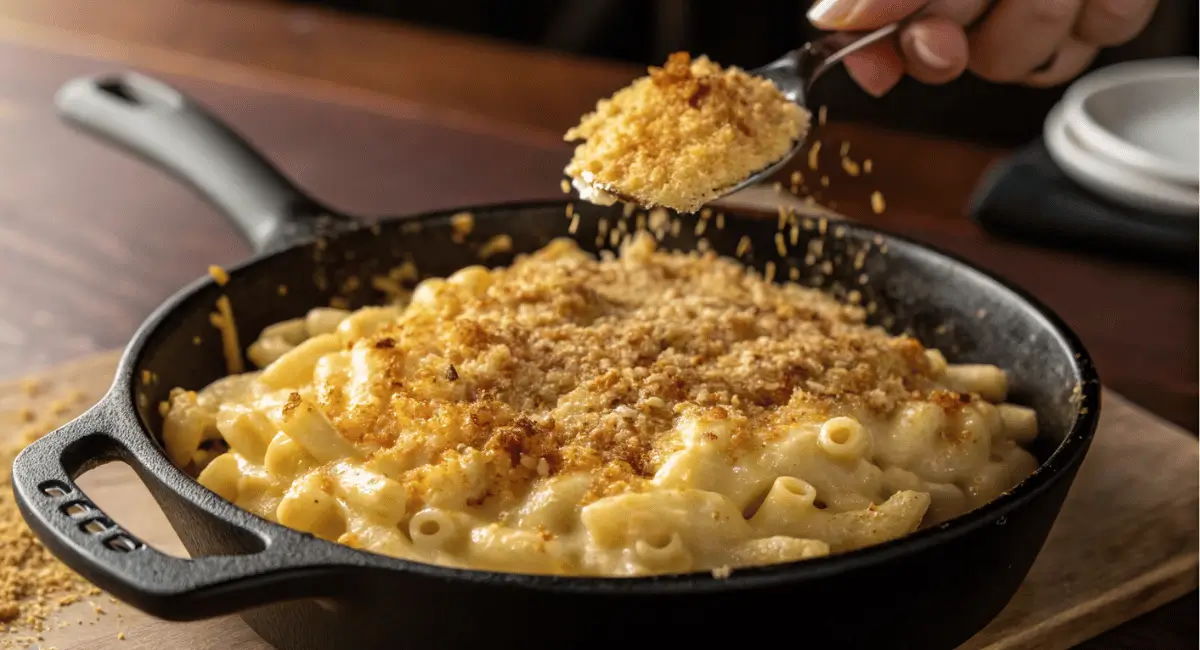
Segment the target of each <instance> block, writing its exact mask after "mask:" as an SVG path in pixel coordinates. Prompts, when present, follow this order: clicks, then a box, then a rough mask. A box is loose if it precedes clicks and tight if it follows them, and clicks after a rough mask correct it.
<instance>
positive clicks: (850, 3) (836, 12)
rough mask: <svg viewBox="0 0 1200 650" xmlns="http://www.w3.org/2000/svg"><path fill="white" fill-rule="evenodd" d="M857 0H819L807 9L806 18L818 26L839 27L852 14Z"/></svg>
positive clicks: (856, 5)
mask: <svg viewBox="0 0 1200 650" xmlns="http://www.w3.org/2000/svg"><path fill="white" fill-rule="evenodd" d="M858 3H859V0H821V1H820V2H818V3H817V4H815V5H813V7H812V9H809V10H808V19H809V20H810V21H812V23H813V24H814V25H817V26H819V27H839V26H840V25H841V24H842V23H844V22H845V21H846V19H848V18H850V17H851V16H853V15H854V10H855V9H857V8H858Z"/></svg>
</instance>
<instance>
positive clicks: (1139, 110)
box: [1062, 58, 1200, 187]
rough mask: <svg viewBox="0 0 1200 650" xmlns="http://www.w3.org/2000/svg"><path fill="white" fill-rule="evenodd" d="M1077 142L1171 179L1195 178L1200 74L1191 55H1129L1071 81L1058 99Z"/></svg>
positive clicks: (1199, 164) (1199, 161) (1190, 182)
mask: <svg viewBox="0 0 1200 650" xmlns="http://www.w3.org/2000/svg"><path fill="white" fill-rule="evenodd" d="M1062 116H1063V118H1062V119H1063V120H1064V121H1065V122H1066V126H1067V129H1068V130H1069V131H1070V132H1071V133H1072V135H1073V136H1074V139H1075V141H1076V144H1078V145H1080V146H1081V147H1083V148H1084V149H1086V150H1088V151H1090V152H1091V153H1093V154H1094V155H1096V156H1099V157H1102V158H1108V159H1109V161H1110V162H1115V163H1118V164H1120V165H1123V166H1128V167H1134V168H1137V169H1138V170H1140V171H1141V172H1142V173H1143V174H1146V175H1150V176H1157V177H1159V178H1161V179H1163V180H1165V181H1168V182H1170V183H1176V184H1180V185H1186V186H1191V187H1196V185H1197V180H1198V178H1200V144H1198V143H1200V74H1198V72H1197V60H1196V59H1193V58H1178V59H1154V60H1148V61H1133V62H1129V63H1122V64H1119V65H1114V66H1110V67H1107V68H1102V69H1100V70H1098V71H1096V72H1094V73H1092V74H1089V75H1087V76H1085V77H1083V78H1081V79H1079V80H1078V81H1076V82H1075V83H1074V84H1072V86H1071V87H1070V88H1069V89H1068V90H1067V93H1066V95H1065V96H1064V97H1063V101H1062Z"/></svg>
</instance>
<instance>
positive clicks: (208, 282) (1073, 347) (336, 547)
mask: <svg viewBox="0 0 1200 650" xmlns="http://www.w3.org/2000/svg"><path fill="white" fill-rule="evenodd" d="M567 203H573V201H570V200H569V199H546V200H534V201H529V200H520V201H506V202H499V203H488V204H481V205H472V206H460V207H454V208H446V209H437V210H429V211H423V212H420V213H417V214H412V215H393V216H388V217H382V218H371V219H356V220H355V221H353V222H350V224H349V227H348V228H346V229H345V230H343V231H340V232H337V233H333V234H330V235H328V236H330V237H340V236H345V235H349V234H352V233H356V232H357V231H360V230H366V229H368V228H370V227H371V226H373V225H376V224H384V223H386V224H391V223H395V222H407V221H420V222H430V221H438V220H444V219H448V218H449V217H450V216H451V215H453V214H455V213H458V212H463V211H467V212H471V213H472V214H474V215H475V218H476V219H481V218H482V219H488V218H494V217H491V216H489V214H488V213H494V212H503V211H517V210H548V209H550V208H557V210H556V212H559V213H561V211H562V208H563V207H564V206H565V205H566V204H567ZM755 212H756V211H755V210H754V209H746V208H732V209H729V210H726V213H727V214H734V215H737V214H743V215H745V214H754V213H755ZM762 214H768V213H767V212H765V211H763V212H762ZM734 223H736V221H734V222H733V223H730V224H729V225H730V226H733V225H734ZM839 225H844V226H845V227H846V228H847V229H849V230H851V231H858V232H860V233H866V234H868V235H881V236H883V237H884V238H885V239H888V240H891V241H893V242H896V243H898V244H901V245H903V246H908V247H910V248H914V249H916V250H917V251H918V252H924V253H928V254H932V255H934V256H935V257H941V258H942V259H943V260H945V261H948V262H950V263H951V264H952V265H957V266H958V267H959V268H960V269H962V270H966V271H968V272H971V273H975V274H978V275H979V276H981V277H982V278H983V279H984V280H988V281H991V282H992V283H994V284H995V285H997V288H998V289H1001V290H1005V291H1008V292H1010V293H1011V294H1012V295H1014V296H1015V297H1016V298H1018V299H1019V300H1020V301H1022V302H1024V303H1025V304H1026V305H1027V306H1028V307H1030V308H1031V309H1032V312H1033V313H1034V314H1036V315H1037V316H1038V317H1039V318H1040V319H1041V321H1042V322H1041V323H1040V325H1041V326H1042V327H1043V329H1044V330H1045V331H1046V332H1048V333H1050V334H1053V335H1054V336H1055V338H1056V340H1057V341H1059V342H1060V343H1062V344H1065V346H1066V348H1067V350H1068V352H1069V353H1070V354H1071V355H1072V360H1071V362H1072V367H1073V368H1074V370H1075V371H1076V373H1077V374H1078V376H1079V378H1080V379H1079V384H1078V385H1079V388H1080V399H1078V400H1077V401H1076V402H1077V403H1076V406H1075V409H1076V413H1075V419H1074V421H1073V423H1072V424H1071V427H1070V429H1069V430H1068V431H1067V432H1066V434H1065V435H1064V437H1063V440H1062V442H1061V443H1059V444H1058V445H1057V446H1056V447H1055V449H1054V451H1053V452H1052V453H1051V454H1050V456H1049V457H1047V458H1046V460H1045V461H1044V462H1041V463H1039V465H1038V468H1037V469H1036V470H1035V471H1034V473H1033V474H1031V475H1030V476H1029V477H1027V478H1026V479H1025V480H1023V481H1021V482H1020V483H1019V484H1017V485H1016V486H1015V487H1014V488H1012V489H1011V490H1009V491H1007V492H1005V493H1003V494H1001V495H1000V496H999V497H997V498H996V499H993V500H992V501H990V502H988V503H986V504H985V505H983V506H981V507H979V508H976V509H975V510H972V511H970V512H967V513H965V514H963V515H960V516H958V517H954V518H953V519H950V520H948V521H946V522H943V523H941V524H938V525H937V526H933V527H930V528H926V529H922V530H918V531H915V532H913V533H910V534H908V535H905V536H902V537H899V538H896V539H893V540H889V541H887V542H883V543H881V544H875V545H872V546H867V547H864V548H860V549H857V550H853V551H847V552H844V553H837V554H831V555H828V556H823V557H818V558H811V559H805V560H798V561H795V562H788V563H781V564H773V565H764V566H754V567H743V568H737V569H734V570H733V572H732V573H731V574H730V575H729V576H728V577H726V578H716V577H714V576H713V575H712V572H711V571H710V570H703V571H693V572H689V573H682V574H666V575H651V576H639V577H612V576H562V575H552V574H529V573H509V572H501V571H488V570H480V569H461V568H455V567H447V566H442V565H437V564H428V563H423V562H417V561H413V560H406V559H403V558H398V557H393V556H389V555H384V554H380V553H374V552H372V551H367V550H360V549H354V548H351V547H348V546H345V545H343V544H338V543H336V542H331V541H328V540H324V539H321V538H319V537H315V536H312V535H309V534H307V533H302V532H300V531H296V530H294V529H291V528H288V527H286V526H284V525H282V524H279V523H276V522H273V521H271V520H269V519H265V518H263V517H259V516H258V515H255V514H254V513H251V512H250V511H248V510H244V509H242V508H240V507H238V506H237V505H235V504H233V503H231V502H229V501H226V500H224V499H223V498H221V497H220V496H219V495H217V494H216V493H214V492H212V491H211V490H209V489H208V488H205V487H204V486H203V485H201V484H200V483H199V482H198V481H197V480H196V479H195V478H194V477H192V476H190V475H189V474H187V472H185V471H183V470H182V469H180V468H179V467H177V466H175V465H174V464H173V463H171V462H170V460H169V459H168V458H167V457H166V454H165V452H164V451H163V449H162V446H161V443H159V442H158V438H157V436H156V435H155V434H154V433H153V432H152V431H151V430H150V428H149V427H148V426H146V424H145V422H144V421H143V420H142V417H141V416H140V415H139V412H138V406H137V401H136V391H135V390H134V388H135V387H134V384H135V381H136V377H137V368H138V366H139V365H140V361H141V360H142V357H143V356H144V353H145V350H146V346H147V343H148V342H149V339H150V338H151V337H152V336H153V334H154V333H155V332H156V331H157V330H158V328H159V327H161V326H162V325H163V324H164V322H165V321H167V320H169V318H170V316H171V315H172V314H174V313H175V311H176V310H177V309H178V308H179V307H181V306H182V305H183V304H184V303H186V302H187V301H188V300H190V299H191V298H192V297H193V296H195V295H196V294H198V293H200V292H201V291H204V290H206V289H208V288H210V287H211V286H213V285H214V284H216V282H215V280H214V279H213V278H211V277H209V276H207V275H205V276H202V277H200V278H198V279H196V280H193V281H192V282H190V283H188V284H186V285H185V286H183V287H182V288H180V289H179V290H178V291H176V292H175V293H174V294H172V295H171V296H170V297H169V298H167V299H166V300H165V301H163V302H162V303H161V304H160V305H159V306H158V307H157V308H155V309H154V311H152V312H151V314H150V315H149V316H147V317H146V319H145V320H144V321H142V323H141V325H139V327H138V329H137V330H136V331H135V332H134V334H133V336H132V337H131V338H130V341H129V343H128V344H127V345H126V347H125V349H124V350H123V351H122V353H121V358H120V361H119V363H118V365H117V369H116V373H115V375H114V380H113V383H112V384H111V386H110V388H109V390H108V391H107V392H106V394H105V395H104V396H103V397H102V398H101V400H100V401H99V402H98V404H97V408H99V407H104V408H105V409H106V410H108V411H109V412H110V413H112V412H114V411H116V412H117V413H116V414H117V415H118V417H116V418H114V426H125V425H126V423H127V422H128V423H136V424H137V427H138V429H139V432H140V434H142V435H144V436H146V437H147V438H149V440H150V441H151V442H152V443H153V445H152V446H153V448H154V450H155V453H157V454H158V456H159V458H157V459H156V460H157V461H160V462H159V463H156V464H158V465H161V466H163V467H164V468H166V473H167V474H166V475H163V473H162V472H160V471H159V470H158V468H156V467H147V466H145V464H144V463H143V462H142V461H141V459H140V458H136V457H135V458H134V459H133V460H134V461H135V462H138V464H140V465H142V466H143V468H144V469H146V470H147V471H150V472H151V473H152V474H154V475H155V477H156V478H157V479H158V480H159V481H160V482H161V483H162V485H163V486H164V487H166V488H167V489H169V490H171V491H172V492H174V493H175V494H176V495H177V496H179V497H180V498H182V499H184V500H185V501H187V502H188V504H189V506H190V507H192V508H197V509H200V510H201V511H203V512H205V513H206V514H207V515H210V516H213V517H216V518H219V519H221V520H223V521H224V522H225V523H227V524H229V525H233V526H236V527H239V528H241V527H243V526H241V525H240V524H238V523H237V522H233V521H230V520H229V519H228V518H227V517H225V516H223V515H222V514H221V513H219V512H217V511H216V509H215V508H209V507H205V506H204V505H203V504H202V503H201V502H200V499H209V500H213V501H212V503H213V504H214V505H217V506H219V507H221V508H224V509H226V510H228V509H230V508H232V509H234V510H236V511H237V512H238V513H239V515H241V516H242V517H243V518H245V517H248V518H250V519H251V520H254V521H255V522H256V523H257V524H258V529H257V530H255V529H251V531H250V532H252V533H253V534H255V535H256V536H259V537H265V539H264V542H265V543H267V544H274V543H277V540H278V539H279V538H281V537H290V538H292V541H293V542H294V543H296V544H298V545H299V546H300V547H304V546H305V545H308V544H315V545H316V546H317V547H318V548H321V549H322V553H321V557H322V561H320V562H315V563H313V562H304V561H301V562H297V563H295V564H294V565H291V566H284V567H272V568H270V569H269V570H268V571H266V572H264V574H263V575H267V574H270V573H286V572H290V571H297V570H301V571H302V570H306V569H313V568H324V569H328V570H333V571H336V570H345V571H360V570H364V569H370V570H380V569H384V570H390V571H396V572H399V573H415V574H418V575H420V576H421V577H425V578H432V579H436V580H441V581H447V582H456V583H461V584H463V585H464V586H467V585H484V584H492V583H496V582H501V583H503V584H504V585H505V586H509V587H517V588H523V589H528V590H533V591H551V592H565V593H576V594H591V595H628V596H664V595H671V594H678V593H683V592H686V593H689V594H697V593H712V592H735V591H742V590H747V589H756V588H762V587H769V586H775V585H779V584H784V583H792V582H796V583H799V582H803V581H804V580H806V579H814V578H824V577H828V576H830V575H835V574H838V573H845V572H853V571H858V570H863V569H870V568H872V567H877V566H884V565H887V564H888V563H891V562H896V561H900V560H902V559H903V558H904V557H905V556H907V555H912V554H915V553H918V552H921V551H926V550H928V549H930V548H933V547H936V546H938V545H941V544H943V543H946V542H949V541H951V540H954V539H956V538H959V537H962V536H965V535H969V534H971V533H973V532H976V531H978V530H980V529H982V528H984V527H986V526H990V525H1003V524H1004V523H1005V519H1006V517H1007V515H1008V514H1009V513H1011V512H1013V511H1014V510H1017V509H1019V508H1021V507H1022V506H1024V505H1026V504H1027V503H1028V502H1030V501H1032V500H1034V499H1036V498H1038V497H1039V496H1040V495H1042V494H1043V493H1044V492H1046V491H1048V490H1050V489H1051V488H1053V487H1054V486H1055V485H1056V484H1057V483H1058V481H1060V480H1063V475H1064V474H1065V473H1066V472H1067V470H1069V469H1070V468H1071V467H1072V466H1075V465H1078V464H1080V463H1081V462H1082V461H1083V459H1084V457H1085V455H1086V453H1087V450H1088V447H1089V445H1090V443H1091V440H1092V438H1093V437H1094V435H1095V431H1096V426H1097V424H1098V422H1099V415H1100V401H1101V394H1100V390H1101V384H1100V377H1099V374H1098V372H1097V371H1096V368H1095V364H1094V362H1093V360H1092V358H1091V355H1090V354H1089V353H1088V352H1087V350H1086V348H1084V346H1083V343H1082V342H1081V341H1080V340H1079V337H1078V335H1076V334H1075V332H1074V331H1073V330H1072V329H1071V328H1070V327H1069V326H1068V325H1067V324H1066V323H1065V322H1064V321H1063V320H1062V318H1061V317H1059V316H1058V315H1057V314H1056V313H1054V311H1053V310H1051V309H1050V308H1049V307H1047V306H1046V305H1045V304H1044V303H1042V302H1041V301H1040V300H1039V299H1037V298H1036V297H1034V296H1033V295H1031V294H1030V293H1028V292H1027V291H1026V290H1024V289H1022V288H1020V287H1018V286H1015V285H1013V284H1012V283H1010V282H1009V281H1007V280H1005V279H1003V278H1001V277H999V276H997V275H996V274H994V273H992V272H990V271H987V270H985V269H982V268H980V267H978V266H976V265H975V264H974V263H973V262H970V261H968V260H966V259H964V258H962V257H960V256H958V255H955V254H953V253H949V252H947V251H945V250H942V249H941V248H939V247H937V246H933V245H930V244H926V243H922V242H918V241H916V240H914V239H911V238H909V237H906V236H903V235H899V234H896V233H892V232H889V231H886V230H882V229H879V228H876V227H874V226H870V225H866V224H862V223H858V222H854V221H850V220H844V221H843V222H842V223H839ZM316 238H317V237H316V236H306V237H302V238H299V239H296V240H293V241H289V242H286V243H285V244H284V245H281V246H277V247H274V248H270V249H268V250H265V251H260V252H256V253H254V254H253V255H251V256H250V257H249V258H247V259H245V260H242V261H239V262H237V263H236V264H231V265H229V266H227V267H226V270H227V272H228V273H229V275H230V276H231V277H232V276H234V275H236V274H237V273H239V272H245V271H247V270H249V269H252V267H254V266H256V265H258V264H260V263H263V262H265V261H266V260H268V259H270V258H273V257H275V256H278V255H282V254H285V253H287V252H290V251H292V250H293V249H297V248H303V247H306V246H310V245H312V244H313V242H314V240H315V239H316ZM181 481H182V483H181ZM1056 518H1057V514H1056ZM264 533H269V534H268V535H264ZM1043 543H1044V542H1043ZM297 550H298V549H297ZM251 557H253V556H247V558H251Z"/></svg>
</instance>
